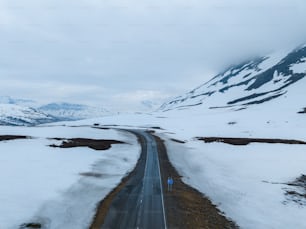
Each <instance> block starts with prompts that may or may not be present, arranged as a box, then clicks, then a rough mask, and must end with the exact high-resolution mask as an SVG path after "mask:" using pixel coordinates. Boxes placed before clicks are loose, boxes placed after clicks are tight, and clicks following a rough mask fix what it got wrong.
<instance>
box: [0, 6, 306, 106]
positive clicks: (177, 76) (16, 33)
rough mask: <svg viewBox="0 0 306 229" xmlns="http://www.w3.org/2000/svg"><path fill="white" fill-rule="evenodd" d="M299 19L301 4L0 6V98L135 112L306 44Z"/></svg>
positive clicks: (303, 9)
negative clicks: (143, 102)
mask: <svg viewBox="0 0 306 229" xmlns="http://www.w3.org/2000/svg"><path fill="white" fill-rule="evenodd" d="M305 12H306V2H305V1H303V0H270V1H263V0H250V1H245V0H231V1H228V0H218V1H216V0H207V1H198V0H190V1H188V2H187V1H182V0H178V1H161V0H157V1H148V0H146V1H139V0H132V1H127V0H112V1H108V0H107V1H98V0H86V1H85V0H74V1H72V0H68V1H57V0H52V1H51V0H45V1H36V0H29V1H26V2H22V1H16V0H2V1H1V2H0V48H1V54H0V80H1V84H0V91H1V93H5V94H8V95H12V96H18V97H31V98H33V97H36V98H37V99H38V100H39V99H41V100H45V99H44V98H48V99H50V100H68V101H82V102H86V103H96V104H99V105H100V104H101V103H104V105H105V106H106V107H109V106H114V103H116V102H118V103H119V102H120V101H124V102H126V104H128V105H127V106H123V104H120V105H118V106H117V107H130V108H131V109H134V108H137V107H138V103H139V99H138V98H139V97H141V96H143V97H149V98H148V99H149V100H151V99H152V100H156V101H160V100H161V99H163V97H164V96H174V95H176V94H180V93H183V92H185V91H188V90H189V89H191V88H193V87H195V86H197V85H199V84H202V83H204V82H205V81H207V80H208V79H210V78H211V77H212V76H213V75H214V74H216V73H218V72H219V71H221V70H223V69H224V68H225V67H226V66H228V65H230V64H233V63H237V62H240V61H242V60H244V59H246V58H250V57H252V56H256V55H265V54H266V53H269V52H273V51H274V50H278V49H283V48H294V47H295V46H297V45H299V44H300V43H303V42H306V29H305V28H306V20H305ZM8 79H9V80H11V81H12V82H13V81H15V83H9V82H8V83H7V84H5V83H3V82H6V80H8ZM50 82H52V83H50ZM93 85H94V86H93ZM43 89H44V90H43ZM131 91H132V92H133V93H130V92H131ZM149 91H151V92H154V93H155V94H154V93H153V94H151V95H150V93H149V94H148V92H149ZM165 91H166V92H167V93H164V92H165ZM51 92H54V93H51ZM137 93H138V95H137ZM158 93H160V95H161V96H158ZM122 95H125V97H126V98H129V100H123V97H124V96H123V97H121V99H120V96H122ZM132 104H134V105H135V106H134V107H133V105H132Z"/></svg>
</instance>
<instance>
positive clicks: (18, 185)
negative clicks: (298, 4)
mask: <svg viewBox="0 0 306 229" xmlns="http://www.w3.org/2000/svg"><path fill="white" fill-rule="evenodd" d="M282 56H285V55H284V54H282V53H281V54H275V55H272V56H270V58H268V59H266V60H265V61H264V62H262V63H261V64H260V65H259V66H258V67H259V69H261V70H259V71H265V70H266V69H267V68H269V67H270V66H272V65H274V64H276V63H278V62H279V61H280V60H281V57H282ZM303 61H305V58H304V59H301V62H300V63H298V64H294V65H292V66H290V69H291V70H292V71H293V72H294V73H302V72H305V69H306V66H305V62H303ZM253 71H254V69H253ZM248 73H249V72H248V70H244V71H242V72H241V73H239V74H238V75H237V76H235V77H234V78H232V79H231V82H230V83H239V82H240V81H241V80H242V79H243V77H244V76H245V75H246V74H248ZM254 74H258V71H257V72H255V73H254ZM250 77H252V75H250V76H248V78H250ZM274 77H275V78H274V79H282V81H279V82H278V83H277V84H275V85H274V83H273V81H271V82H269V83H266V84H264V85H263V86H262V87H261V88H259V89H256V90H253V91H252V93H253V92H254V93H260V92H265V91H272V90H273V89H275V88H279V87H280V86H282V85H283V83H284V82H285V81H286V80H287V77H284V76H283V75H281V74H280V73H278V72H274ZM218 80H219V79H218ZM212 81H214V80H212ZM305 85H306V78H305V77H304V78H303V79H301V80H299V81H297V82H296V83H294V84H292V85H290V86H289V87H288V88H286V90H284V91H282V92H286V93H285V94H284V95H282V96H281V97H278V98H277V99H274V100H271V101H269V102H265V103H262V104H257V105H254V106H250V107H248V109H244V110H239V111H237V108H234V107H229V108H227V109H209V107H212V106H218V105H220V104H226V103H227V102H228V101H230V100H233V99H237V98H241V97H243V96H246V95H249V92H247V91H245V90H244V89H245V87H233V88H231V90H230V93H215V94H214V95H212V96H211V97H208V96H198V97H196V98H192V97H193V96H194V95H199V94H200V93H202V92H207V91H212V90H219V89H221V88H222V87H224V86H228V85H226V84H225V85H224V84H222V85H221V83H220V85H219V84H218V85H216V86H215V87H213V88H206V87H207V84H204V85H203V86H201V87H199V88H197V89H196V90H194V91H192V92H189V93H187V94H186V95H184V96H180V97H178V98H177V99H178V100H181V99H186V100H185V101H183V102H181V101H179V102H178V103H177V104H174V105H171V104H170V105H169V104H168V105H167V106H166V108H169V109H170V111H168V112H156V113H151V114H121V115H114V116H108V117H102V118H95V119H88V120H81V121H74V122H61V123H55V124H52V125H48V126H47V125H44V126H41V127H36V128H20V127H1V128H0V131H1V133H2V134H22V135H30V136H33V137H36V138H35V139H31V140H16V141H9V142H0V149H1V152H6V153H1V154H0V162H1V163H2V164H3V165H5V166H3V168H0V174H1V175H0V179H1V180H2V184H6V185H4V187H3V188H1V189H0V196H1V197H0V201H1V206H0V223H2V222H6V224H3V225H5V226H8V225H12V223H14V225H13V226H12V227H11V228H14V226H16V225H19V224H20V223H22V222H26V221H29V220H31V219H33V221H39V222H44V224H45V225H50V228H76V229H77V228H86V227H87V226H88V224H89V220H90V219H91V217H92V215H93V214H94V209H95V205H96V203H97V202H98V201H99V200H100V199H102V198H103V197H104V196H105V195H106V194H107V193H108V192H109V191H110V190H111V189H112V188H113V187H115V186H116V184H118V183H119V181H120V179H121V178H122V177H123V176H124V174H126V172H127V171H130V170H131V169H132V168H133V166H135V163H136V161H137V158H138V157H139V151H140V150H139V146H138V145H137V142H136V139H135V137H132V135H130V134H125V135H122V133H121V134H119V133H118V132H117V131H114V130H107V131H106V130H104V131H103V130H98V129H93V128H90V127H89V126H88V125H93V124H100V125H101V126H107V127H109V126H113V127H115V128H125V129H135V128H140V129H151V130H154V131H156V133H157V134H158V135H159V136H161V137H162V138H163V139H165V140H166V146H167V150H168V153H169V157H170V160H171V162H172V163H173V164H174V166H175V167H176V169H177V170H178V171H179V173H180V174H181V175H182V177H183V181H184V182H186V183H187V184H189V185H191V186H192V187H194V188H196V189H198V190H199V191H200V192H202V193H203V194H205V195H206V196H208V198H210V199H211V201H212V202H213V203H214V204H216V205H217V206H218V208H219V209H220V210H221V211H222V212H224V214H225V215H226V216H227V217H229V218H231V219H233V220H234V221H235V222H237V224H238V225H239V226H240V227H241V228H246V229H259V228H260V229H261V228H272V229H273V228H275V229H276V228H277V229H287V228H296V229H302V228H306V219H305V215H306V204H304V205H299V204H297V203H294V202H292V201H287V199H286V195H285V192H286V189H287V188H288V185H286V183H289V182H292V181H294V180H295V179H296V178H298V177H300V176H301V175H302V174H306V167H305V164H306V154H305V152H306V146H305V145H285V144H267V143H252V144H249V145H247V146H233V145H227V144H224V143H209V144H207V143H204V142H201V141H198V140H196V137H242V138H248V137H251V138H280V139H295V140H302V141H306V135H305V126H306V115H305V114H298V112H299V111H301V110H302V109H303V108H305V107H306V102H305V101H304V100H303V99H302V98H304V97H305ZM200 102H203V105H201V106H193V107H188V108H187V107H185V108H184V109H183V108H182V109H180V110H179V109H174V110H171V109H172V108H174V107H177V106H182V107H184V106H190V105H193V104H197V103H200ZM230 123H231V124H230ZM78 125H83V127H69V126H78ZM156 127H160V129H158V128H156ZM49 137H66V138H72V137H89V138H95V139H96V138H114V139H117V140H123V141H128V142H129V143H131V145H116V146H114V147H113V148H112V149H110V150H109V151H105V152H96V151H93V150H91V149H87V148H77V149H65V150H63V149H53V148H49V147H47V146H46V145H48V144H51V143H52V142H53V141H51V140H48V139H47V138H49ZM171 138H175V139H179V140H184V141H185V142H186V143H185V144H179V143H175V142H173V141H171V140H170V139H171ZM24 162H26V163H24ZM54 168H56V172H54ZM37 171H39V173H38V172H37ZM88 171H95V172H98V173H101V174H103V177H102V178H101V179H96V178H92V177H80V176H79V173H81V172H88ZM10 173H11V174H12V175H10V179H9V178H8V176H7V174H10ZM24 174H26V176H25V175H24ZM59 174H60V176H59ZM104 174H105V175H104ZM59 177H60V179H58V178H59ZM11 178H14V179H11ZM46 180H47V181H48V182H46ZM32 184H33V185H32ZM11 187H13V188H11ZM291 188H292V187H291ZM293 188H294V187H293ZM12 189H13V190H12ZM21 190H22V191H21ZM29 193H30V195H29ZM2 203H4V204H3V205H2ZM3 206H4V207H3ZM83 206H89V208H84V207H83ZM16 209H18V210H16ZM9 212H16V213H15V214H10V213H9ZM67 212H68V213H69V214H67ZM1 217H2V218H1ZM1 226H2V225H1V224H0V228H1ZM5 228H6V227H5Z"/></svg>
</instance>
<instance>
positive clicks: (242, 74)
mask: <svg viewBox="0 0 306 229" xmlns="http://www.w3.org/2000/svg"><path fill="white" fill-rule="evenodd" d="M305 76H306V45H304V46H301V47H299V48H297V49H295V50H293V51H291V52H279V53H274V54H272V55H270V56H265V57H260V58H256V59H254V60H250V61H246V62H244V63H242V64H239V65H236V66H232V67H230V68H228V69H227V70H226V71H224V72H222V73H220V74H218V75H216V76H215V77H213V78H212V79H211V80H210V81H208V82H206V83H204V84H203V85H201V86H199V87H197V88H195V89H193V90H192V91H190V92H188V93H186V94H184V95H182V96H178V97H176V98H174V99H171V100H170V101H168V102H166V103H164V104H163V105H162V106H161V107H160V108H159V110H160V111H170V110H184V109H188V108H190V107H201V108H202V107H203V109H204V108H208V109H211V110H213V109H218V108H230V109H236V110H239V109H246V108H248V107H249V106H252V105H255V104H261V103H265V102H268V101H270V100H274V99H276V98H278V97H281V96H285V95H286V93H287V91H288V90H289V89H290V86H291V85H292V84H295V83H297V82H299V81H300V80H301V79H303V78H304V77H305Z"/></svg>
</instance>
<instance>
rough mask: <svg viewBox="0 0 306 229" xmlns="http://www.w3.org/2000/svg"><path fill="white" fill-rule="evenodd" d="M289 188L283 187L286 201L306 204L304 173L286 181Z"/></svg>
mask: <svg viewBox="0 0 306 229" xmlns="http://www.w3.org/2000/svg"><path fill="white" fill-rule="evenodd" d="M287 185H289V186H291V187H290V188H285V189H284V190H285V196H286V201H285V202H284V203H285V204H286V203H288V202H294V203H296V204H299V205H301V206H302V205H303V206H304V205H306V175H304V174H302V175H301V176H300V177H298V178H296V179H295V180H294V181H293V182H290V183H288V184H287Z"/></svg>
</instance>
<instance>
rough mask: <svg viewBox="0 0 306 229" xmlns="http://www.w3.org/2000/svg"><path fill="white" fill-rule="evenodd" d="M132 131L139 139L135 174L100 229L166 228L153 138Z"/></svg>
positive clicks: (117, 198) (118, 196)
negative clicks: (140, 146)
mask: <svg viewBox="0 0 306 229" xmlns="http://www.w3.org/2000/svg"><path fill="white" fill-rule="evenodd" d="M132 132H133V133H135V134H137V135H138V136H139V137H140V138H142V141H141V143H142V155H141V157H140V160H139V163H138V164H137V166H136V168H135V170H136V173H135V175H134V176H132V177H131V178H130V179H129V180H128V181H127V184H126V186H125V187H124V188H123V189H122V190H121V191H120V192H119V193H118V194H117V195H116V197H115V198H114V199H113V201H112V204H111V207H110V209H109V211H108V213H107V215H106V218H105V220H104V224H103V226H102V227H101V228H103V229H108V228H109V229H119V228H120V229H128V228H133V229H137V228H139V229H142V228H145V229H151V228H152V229H162V228H167V226H166V218H165V210H164V202H163V190H162V184H161V176H160V167H159V159H158V153H157V146H156V142H155V139H154V138H153V136H152V135H150V134H149V133H147V132H144V131H140V130H135V131H132Z"/></svg>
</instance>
